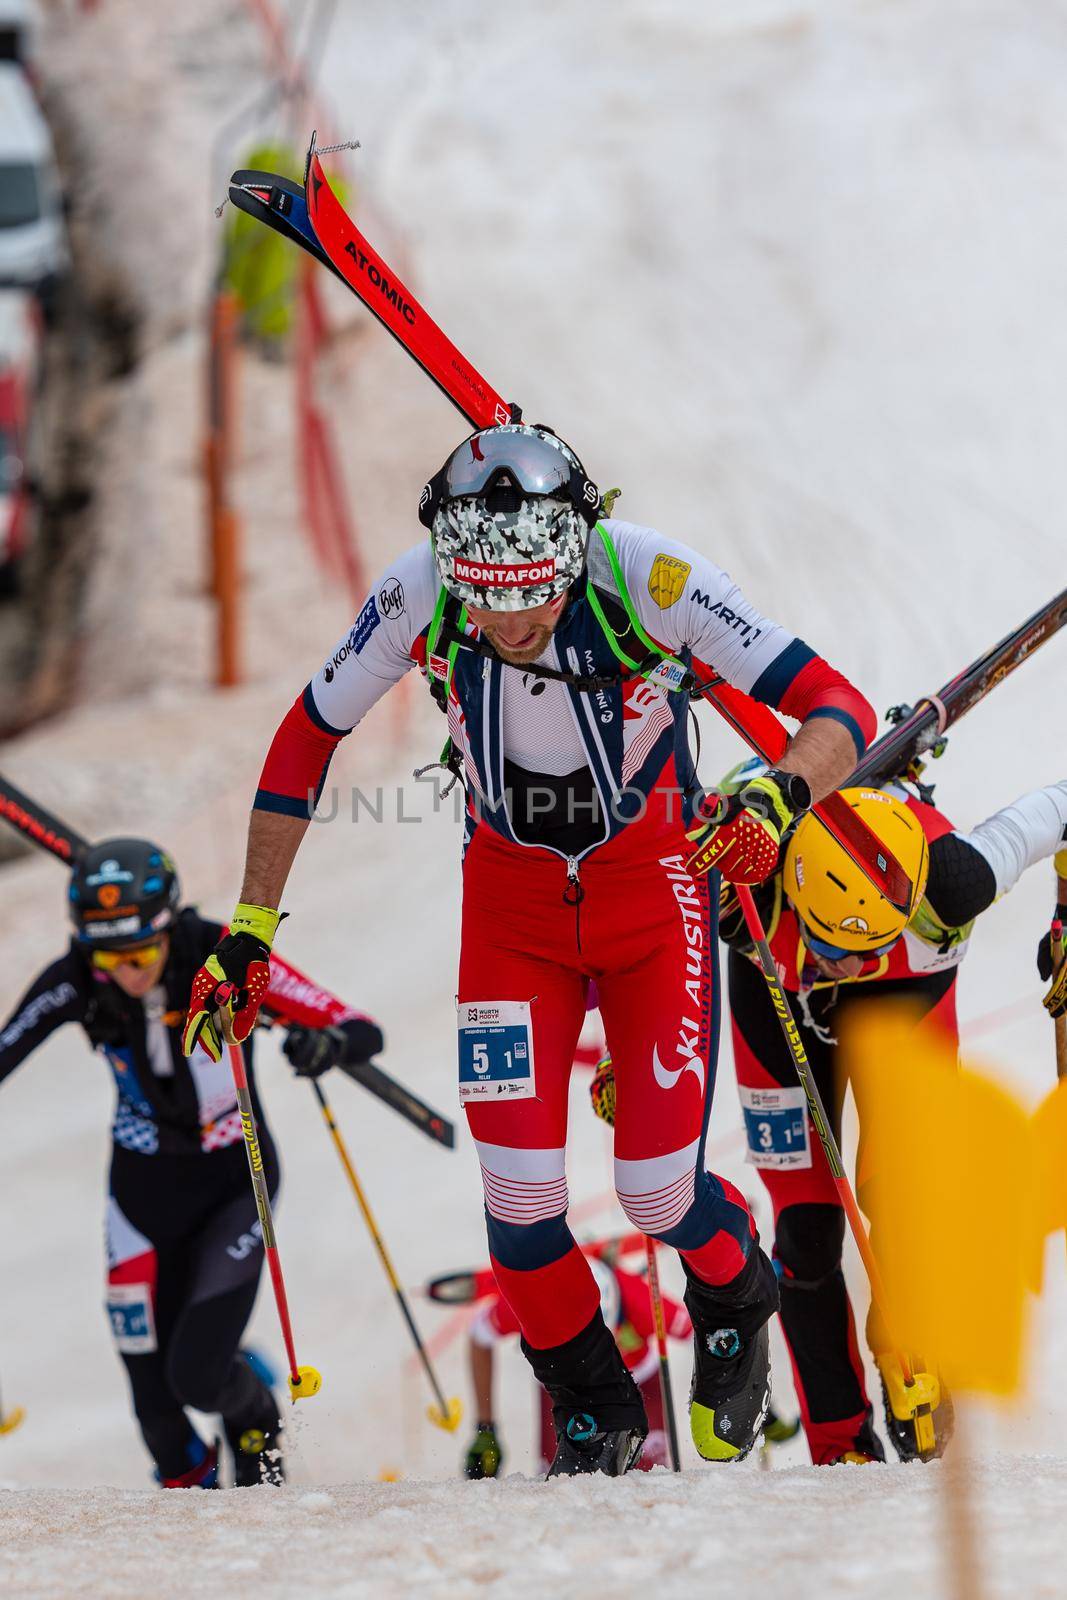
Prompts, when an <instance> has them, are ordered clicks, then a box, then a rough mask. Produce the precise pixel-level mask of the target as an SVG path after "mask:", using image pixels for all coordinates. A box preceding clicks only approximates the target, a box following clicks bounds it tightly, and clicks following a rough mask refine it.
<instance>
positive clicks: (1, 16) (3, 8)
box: [0, 0, 41, 76]
mask: <svg viewBox="0 0 1067 1600" xmlns="http://www.w3.org/2000/svg"><path fill="white" fill-rule="evenodd" d="M40 21H41V15H40V7H39V6H38V4H37V0H0V61H17V62H19V63H20V64H21V65H22V66H23V67H25V68H26V70H27V71H28V72H29V73H30V74H31V76H32V75H33V63H34V58H35V56H36V54H37V40H38V37H39V35H40Z"/></svg>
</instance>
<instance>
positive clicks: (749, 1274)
mask: <svg viewBox="0 0 1067 1600" xmlns="http://www.w3.org/2000/svg"><path fill="white" fill-rule="evenodd" d="M686 1277H687V1278H688V1279H689V1287H688V1288H687V1289H686V1292H685V1304H686V1309H687V1310H688V1312H689V1315H690V1316H691V1317H692V1319H693V1384H692V1388H691V1389H690V1391H689V1426H690V1430H691V1432H692V1435H693V1443H694V1444H695V1445H696V1447H697V1450H698V1452H699V1453H700V1455H702V1456H703V1458H704V1460H705V1461H740V1460H742V1459H743V1458H744V1457H745V1456H747V1455H748V1453H749V1451H750V1450H751V1449H752V1446H753V1445H754V1444H755V1443H756V1440H757V1439H758V1438H759V1434H760V1430H761V1428H762V1427H763V1419H764V1417H765V1416H766V1415H767V1407H768V1406H769V1405H770V1399H771V1383H770V1355H769V1350H768V1338H767V1323H768V1321H769V1319H770V1318H771V1317H772V1316H773V1315H774V1313H775V1312H776V1311H777V1309H778V1281H777V1279H776V1277H775V1275H774V1268H773V1267H772V1266H771V1263H770V1262H769V1261H768V1259H767V1257H766V1256H765V1255H764V1254H763V1251H762V1250H761V1249H760V1248H759V1246H758V1245H757V1246H756V1247H755V1249H754V1250H753V1252H752V1254H751V1255H750V1256H749V1258H748V1260H747V1261H746V1263H745V1265H744V1267H743V1268H742V1269H741V1271H740V1272H739V1273H738V1275H737V1277H736V1278H735V1279H734V1280H733V1282H732V1283H728V1284H724V1285H722V1286H721V1287H719V1286H715V1285H713V1284H709V1283H702V1282H701V1280H700V1279H699V1278H696V1277H694V1275H693V1274H692V1273H691V1272H690V1271H689V1269H688V1268H686Z"/></svg>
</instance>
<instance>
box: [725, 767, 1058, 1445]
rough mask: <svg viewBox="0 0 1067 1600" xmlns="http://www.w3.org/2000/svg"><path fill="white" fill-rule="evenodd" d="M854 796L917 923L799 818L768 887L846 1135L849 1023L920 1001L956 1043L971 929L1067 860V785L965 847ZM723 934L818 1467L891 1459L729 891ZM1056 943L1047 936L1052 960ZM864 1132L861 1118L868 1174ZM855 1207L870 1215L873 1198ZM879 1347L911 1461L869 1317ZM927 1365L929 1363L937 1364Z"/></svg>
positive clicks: (779, 1042) (737, 1054) (943, 1423)
mask: <svg viewBox="0 0 1067 1600" xmlns="http://www.w3.org/2000/svg"><path fill="white" fill-rule="evenodd" d="M742 770H744V769H742ZM738 778H740V780H741V781H742V782H743V781H744V780H743V777H742V775H741V774H738ZM729 781H730V780H727V781H726V783H724V788H726V787H728V786H729ZM842 795H843V798H844V799H845V800H847V801H848V803H849V805H851V806H852V807H853V808H854V809H855V811H856V812H857V813H858V814H859V815H860V816H861V817H862V818H863V820H864V821H865V822H866V823H867V825H868V827H869V828H870V829H871V830H872V831H873V832H874V833H875V834H877V835H878V837H879V838H880V839H881V840H882V841H883V842H884V843H885V844H886V845H887V846H888V847H889V848H890V849H891V850H892V851H893V852H894V853H895V855H896V857H897V859H898V860H899V861H900V863H901V865H902V866H903V867H904V869H905V871H906V872H907V873H908V875H909V877H910V878H911V881H912V885H913V890H912V894H911V897H910V904H911V911H910V912H908V911H898V910H896V909H895V908H894V907H893V906H890V905H889V904H888V903H887V902H886V901H885V900H884V899H883V897H882V896H881V895H880V894H879V893H878V891H877V890H876V889H874V888H873V886H872V885H871V884H870V882H869V881H868V880H867V879H866V878H865V877H863V876H862V875H861V874H860V873H859V872H858V870H857V869H856V867H855V865H854V864H853V863H852V862H851V861H850V860H849V858H848V856H847V855H846V854H845V852H844V851H843V850H842V849H841V847H840V845H838V844H837V843H836V841H835V840H834V839H833V838H831V836H830V835H829V834H828V833H827V832H826V830H825V829H824V828H821V827H819V826H818V824H817V822H816V821H815V819H814V818H802V819H801V820H800V822H799V823H798V824H797V826H796V829H795V831H794V832H793V833H792V835H791V837H790V838H789V840H788V842H787V844H786V848H785V851H784V852H783V860H782V865H781V868H780V869H779V871H778V872H776V873H775V874H774V875H773V876H772V877H771V878H768V879H767V880H766V881H765V883H764V884H763V885H762V886H761V887H760V889H759V890H758V891H757V900H758V901H759V902H760V903H761V911H762V915H763V918H764V922H765V926H766V928H767V935H768V938H769V940H770V944H771V950H772V953H773V954H774V957H775V960H776V963H777V966H778V971H779V973H780V974H781V976H782V982H783V985H784V987H785V988H786V989H787V990H788V991H791V992H792V993H793V994H794V995H795V996H796V997H797V1001H798V1007H797V1010H798V1020H800V1021H801V1022H802V1025H803V1027H804V1043H805V1049H806V1051H807V1054H808V1058H809V1060H810V1062H811V1066H812V1069H813V1071H814V1073H815V1078H816V1081H817V1083H818V1085H819V1089H820V1092H821V1094H822V1096H823V1099H824V1102H825V1104H826V1106H827V1108H828V1112H829V1116H830V1119H831V1121H832V1123H833V1124H834V1131H835V1133H839V1128H840V1118H841V1106H842V1101H843V1099H844V1091H845V1084H844V1082H843V1081H841V1079H840V1076H839V1074H838V1073H837V1070H836V1068H837V1037H838V1034H839V1032H840V1028H841V1025H842V1014H843V1013H844V1012H846V1011H848V1010H849V1009H850V1008H851V1007H854V1006H862V1005H864V1004H870V1003H875V1004H877V1002H878V1001H879V1000H884V999H890V998H892V999H899V1000H902V1001H906V1002H907V1003H908V1004H909V1005H910V1007H911V1008H912V1011H913V1012H914V1014H915V1016H916V1019H917V1023H916V1025H917V1026H919V1027H932V1028H936V1029H939V1030H942V1031H944V1032H947V1033H948V1035H949V1036H950V1038H951V1039H952V1040H953V1042H954V1043H955V1042H956V1040H957V1038H958V1028H957V1022H956V980H957V975H958V973H959V968H960V963H961V962H962V961H963V959H964V956H965V955H966V953H967V949H968V945H969V942H970V937H971V930H972V928H973V926H974V922H975V919H976V918H977V917H978V916H980V915H981V914H982V913H983V912H984V911H985V910H986V909H987V908H988V907H989V906H991V905H992V904H993V902H994V900H996V899H997V898H998V897H999V896H1000V895H1003V894H1006V893H1007V892H1008V890H1009V889H1011V888H1012V887H1013V886H1014V884H1015V883H1016V882H1017V881H1018V879H1019V878H1020V877H1021V875H1022V874H1023V872H1024V871H1025V870H1026V869H1027V868H1028V867H1030V866H1033V865H1034V864H1035V863H1036V862H1038V861H1042V860H1045V859H1047V858H1048V857H1049V856H1051V855H1052V854H1053V853H1054V852H1055V851H1056V850H1057V849H1059V848H1062V842H1063V839H1064V836H1065V829H1067V780H1061V781H1060V782H1059V783H1054V784H1050V785H1049V786H1048V787H1046V788H1044V789H1035V790H1032V791H1031V792H1030V793H1028V794H1025V795H1022V796H1021V797H1020V798H1019V799H1018V800H1015V801H1014V802H1013V803H1012V804H1011V805H1008V806H1005V807H1003V809H1001V810H1000V811H996V812H994V813H993V814H992V815H991V816H989V817H987V818H986V819H985V820H984V821H982V822H980V823H979V824H978V825H977V826H976V827H975V828H972V829H971V830H970V831H969V832H967V833H963V832H961V831H957V830H956V829H954V828H953V826H952V824H951V822H950V821H949V820H948V818H947V817H945V816H944V814H943V813H942V812H940V811H939V810H937V809H936V808H935V807H934V806H933V805H932V804H930V803H928V800H925V799H920V798H919V797H918V795H917V794H915V793H912V792H911V790H910V789H908V788H907V787H905V786H903V785H898V784H892V785H888V786H886V787H885V788H884V789H880V790H872V789H862V788H849V789H844V790H842ZM720 932H721V935H722V937H723V939H724V940H726V942H727V943H728V944H729V945H730V946H731V947H732V948H731V950H730V957H729V997H730V1014H731V1020H732V1023H733V1041H734V1063H735V1066H736V1070H737V1082H738V1089H739V1093H740V1096H741V1103H742V1108H743V1111H744V1118H745V1127H746V1132H747V1135H748V1143H749V1149H750V1157H749V1159H750V1160H751V1161H752V1162H753V1163H754V1164H755V1166H756V1167H757V1168H758V1169H759V1174H760V1177H761V1178H762V1180H763V1182H764V1184H765V1186H766V1188H767V1191H768V1193H769V1195H770V1197H771V1202H772V1204H773V1207H774V1219H775V1241H774V1254H775V1259H776V1262H777V1264H778V1267H779V1271H780V1283H779V1287H780V1292H781V1319H782V1328H783V1330H784V1332H785V1336H786V1342H787V1344H788V1346H789V1351H790V1355H791V1357H792V1362H793V1373H794V1378H795V1381H796V1389H797V1395H798V1398H799V1400H800V1408H801V1418H802V1421H803V1426H804V1431H805V1433H806V1435H807V1440H808V1446H809V1449H810V1451H811V1458H812V1460H813V1462H815V1464H816V1465H830V1464H832V1463H835V1462H838V1461H871V1460H877V1461H881V1460H883V1459H884V1457H883V1452H882V1446H881V1443H880V1441H879V1439H878V1437H877V1435H876V1434H875V1432H874V1428H873V1423H872V1410H871V1405H870V1401H869V1400H868V1397H867V1388H866V1383H865V1379H864V1372H863V1361H862V1358H861V1356H860V1352H859V1348H858V1344H857V1340H856V1330H855V1326H854V1323H853V1317H852V1307H851V1305H850V1303H849V1298H848V1291H847V1289H846V1286H845V1280H844V1276H843V1273H842V1270H841V1248H842V1243H843V1238H844V1230H845V1219H844V1214H843V1212H842V1209H841V1203H840V1199H839V1197H838V1194H837V1190H836V1188H835V1187H834V1184H833V1182H832V1179H831V1176H830V1171H829V1168H828V1166H827V1163H826V1158H825V1156H824V1154H823V1151H822V1147H821V1145H820V1143H819V1140H818V1138H817V1137H816V1136H815V1133H814V1130H813V1127H812V1126H811V1124H810V1121H809V1119H808V1118H807V1116H806V1115H805V1110H804V1095H803V1092H802V1090H801V1089H800V1088H799V1086H798V1085H797V1081H796V1069H795V1067H794V1064H793V1059H792V1056H791V1054H790V1052H789V1051H788V1049H787V1048H786V1047H785V1044H784V1041H783V1039H782V1036H781V1031H780V1029H779V1027H778V1022H777V1018H776V1016H775V1014H774V1011H773V1008H772V1006H771V1003H770V1000H769V998H768V995H767V988H766V984H765V983H764V981H763V978H762V976H761V974H760V971H759V969H758V967H757V966H756V965H755V956H754V952H753V950H752V945H751V941H750V940H749V938H748V934H747V931H746V928H745V923H744V918H743V917H742V915H741V912H740V908H739V907H738V905H737V900H736V897H735V896H734V894H733V892H732V891H731V890H730V889H729V887H728V886H724V890H723V895H722V903H721V921H720ZM1047 940H1048V934H1046V935H1045V938H1044V940H1042V953H1043V952H1044V950H1045V949H1046V948H1047ZM746 957H747V958H749V959H746ZM1039 960H1040V957H1039ZM1042 970H1043V971H1044V970H1045V969H1044V968H1043V969H1042ZM1046 976H1051V968H1050V967H1049V968H1048V970H1047V971H1046ZM1045 1004H1046V1006H1047V1007H1048V1009H1049V1011H1050V1012H1051V1013H1052V1015H1054V1016H1055V1015H1056V1014H1057V1013H1058V1012H1062V1011H1063V1010H1064V1009H1067V977H1065V979H1064V980H1063V981H1061V982H1059V983H1056V984H1054V985H1053V987H1052V989H1051V990H1050V992H1049V994H1048V996H1047V997H1046V1000H1045ZM863 1131H864V1122H863V1116H862V1108H861V1117H860V1158H859V1163H858V1165H859V1168H860V1173H861V1176H862V1175H863V1173H864V1160H863V1154H862V1151H863ZM867 1175H868V1176H870V1174H867ZM859 1197H860V1201H861V1203H862V1200H863V1188H862V1186H861V1188H860V1191H859ZM867 1334H868V1341H869V1343H870V1345H871V1348H872V1351H873V1353H874V1356H875V1360H876V1363H877V1366H878V1369H879V1372H880V1374H881V1378H882V1385H883V1391H884V1397H885V1420H886V1427H887V1431H888V1433H889V1437H890V1439H891V1441H892V1444H893V1447H894V1449H895V1451H896V1453H897V1454H898V1455H899V1456H900V1457H901V1458H902V1459H903V1460H913V1459H914V1458H915V1457H916V1455H917V1453H918V1446H917V1442H916V1436H915V1429H914V1427H913V1425H912V1423H911V1422H910V1420H908V1418H909V1415H910V1408H909V1407H908V1406H907V1404H906V1396H905V1394H904V1389H903V1376H902V1374H901V1371H900V1366H899V1362H898V1359H897V1357H896V1356H895V1355H894V1354H893V1353H892V1351H891V1349H890V1348H889V1341H888V1338H887V1336H886V1334H885V1332H884V1330H883V1329H882V1328H881V1326H880V1322H879V1319H878V1317H877V1316H876V1315H875V1314H874V1312H873V1310H872V1313H871V1316H870V1317H869V1319H868V1325H867ZM924 1354H925V1356H926V1358H927V1359H928V1360H929V1359H932V1358H934V1357H936V1354H937V1352H936V1351H926V1352H925V1353H924ZM941 1395H942V1399H941V1403H940V1404H939V1405H938V1406H937V1407H936V1408H935V1410H934V1413H933V1422H934V1430H935V1437H936V1444H935V1453H936V1454H937V1455H940V1454H941V1452H942V1451H943V1449H944V1447H945V1444H946V1443H947V1440H948V1437H949V1434H950V1432H951V1426H952V1410H951V1402H950V1400H949V1398H948V1396H947V1394H946V1392H945V1390H944V1388H942V1390H941Z"/></svg>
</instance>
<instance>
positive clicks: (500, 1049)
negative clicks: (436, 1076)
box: [457, 1000, 535, 1101]
mask: <svg viewBox="0 0 1067 1600" xmlns="http://www.w3.org/2000/svg"><path fill="white" fill-rule="evenodd" d="M457 1011H458V1014H459V1098H460V1100H461V1101H466V1100H505V1099H506V1100H532V1099H533V1097H534V1093H535V1090H534V1058H533V1028H532V1027H531V1025H530V1003H529V1001H528V1000H497V1001H492V1002H490V1001H482V1000H479V1001H469V1000H468V1001H463V1002H462V1003H461V1004H460V1005H459V1006H458V1007H457Z"/></svg>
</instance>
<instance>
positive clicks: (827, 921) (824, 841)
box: [783, 789, 930, 955]
mask: <svg viewBox="0 0 1067 1600" xmlns="http://www.w3.org/2000/svg"><path fill="white" fill-rule="evenodd" d="M841 798H842V800H845V801H847V802H848V804H849V805H850V806H851V807H852V808H853V810H854V811H856V812H857V813H858V814H859V816H860V817H862V818H863V821H864V822H865V823H866V824H867V826H868V828H870V830H871V832H872V833H874V834H876V835H877V837H878V838H879V839H880V840H881V841H882V843H883V844H884V845H885V846H886V847H887V848H888V849H890V850H891V851H892V852H893V854H894V855H895V856H896V858H897V860H898V861H899V862H900V864H901V866H902V867H903V869H904V871H905V872H906V873H907V875H908V877H909V878H910V880H911V895H910V896H909V900H908V908H907V910H906V911H898V910H897V909H896V907H895V906H893V905H891V904H890V902H889V901H888V900H887V899H886V898H885V896H884V895H882V894H880V893H879V891H878V890H877V889H876V888H875V886H874V884H873V883H872V882H871V880H870V879H869V878H868V877H867V875H866V873H865V872H864V871H863V870H862V868H860V867H858V866H857V865H856V863H855V862H854V861H853V860H852V857H851V856H850V855H849V854H848V853H847V851H846V850H844V849H843V847H842V846H841V845H839V844H838V842H837V840H836V839H835V838H834V837H833V835H832V834H831V833H829V832H828V831H827V829H826V828H824V827H823V825H822V823H821V822H820V821H819V819H818V817H816V816H813V815H812V814H811V812H809V813H808V814H807V816H805V817H803V818H802V819H801V821H800V823H799V824H798V826H797V828H796V830H795V831H794V833H793V836H792V838H791V839H790V841H789V844H788V846H787V847H786V852H785V868H784V873H783V887H784V889H785V892H786V896H787V897H788V899H789V901H790V903H791V904H792V906H793V909H794V911H795V912H796V914H797V916H798V917H799V918H800V920H801V922H802V923H804V925H805V927H806V928H807V929H808V931H809V932H811V933H813V934H814V935H815V936H816V937H817V938H819V939H823V940H825V941H826V942H827V943H832V944H834V945H835V946H837V947H838V948H840V949H842V950H851V951H853V952H855V953H856V954H857V955H859V954H862V953H863V952H865V951H869V950H874V949H877V948H878V947H879V946H880V945H885V944H890V943H892V941H893V940H894V939H898V938H899V937H900V935H901V934H902V933H903V932H904V929H905V928H906V927H907V925H908V923H909V922H910V921H911V919H912V917H913V916H914V914H915V909H916V907H917V906H918V904H919V901H920V900H921V899H922V897H923V895H924V893H925V892H926V878H927V874H928V873H929V871H930V846H929V844H928V843H927V839H926V834H925V833H924V832H923V829H922V824H921V823H920V821H919V819H918V817H917V816H916V815H915V813H914V811H912V810H911V808H910V806H907V805H905V804H904V802H903V800H897V799H895V798H894V797H893V796H892V795H889V794H882V793H880V792H879V791H878V790H877V789H842V790H841Z"/></svg>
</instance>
